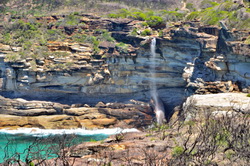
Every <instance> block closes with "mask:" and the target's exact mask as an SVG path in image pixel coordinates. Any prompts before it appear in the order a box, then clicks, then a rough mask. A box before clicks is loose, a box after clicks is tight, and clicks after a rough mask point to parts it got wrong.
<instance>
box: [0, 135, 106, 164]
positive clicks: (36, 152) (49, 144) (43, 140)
mask: <svg viewBox="0 0 250 166" xmlns="http://www.w3.org/2000/svg"><path fill="white" fill-rule="evenodd" d="M107 137H108V135H106V134H94V135H74V134H55V135H46V136H40V135H39V136H38V135H35V136H32V135H27V134H20V133H19V134H7V133H0V163H2V162H4V161H7V160H8V159H9V160H10V159H12V160H13V159H18V158H20V159H21V160H22V161H25V159H28V160H34V159H49V158H55V157H58V154H59V152H60V149H63V148H65V146H66V147H69V146H72V145H76V144H79V143H82V142H87V141H92V140H103V139H105V138H107Z"/></svg>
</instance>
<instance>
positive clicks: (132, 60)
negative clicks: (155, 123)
mask: <svg viewBox="0 0 250 166" xmlns="http://www.w3.org/2000/svg"><path fill="white" fill-rule="evenodd" d="M65 17H66V16H64V15H54V16H51V17H40V18H36V20H37V21H38V22H47V23H49V26H48V28H49V29H62V30H63V31H64V32H65V34H66V35H68V36H69V37H70V36H71V35H73V34H74V33H76V32H78V31H79V28H81V29H85V30H86V31H85V32H86V33H88V34H89V35H96V34H95V33H97V32H98V33H99V31H97V29H99V28H101V29H105V30H107V31H108V32H110V33H111V36H112V37H113V38H114V39H115V42H116V43H118V42H123V43H125V44H126V50H125V51H124V50H123V49H122V48H121V47H119V46H118V45H116V44H115V43H113V42H108V41H104V42H101V43H100V44H99V46H98V47H99V48H98V49H96V50H95V49H94V48H93V45H89V44H83V43H77V42H72V41H64V42H57V41H49V42H48V44H47V46H46V47H47V48H48V49H49V50H50V51H51V52H60V53H63V52H64V53H67V56H55V55H54V56H44V57H38V58H36V59H34V58H32V57H27V58H22V59H20V58H19V59H16V60H15V61H13V60H11V59H8V58H6V57H7V55H8V54H10V53H15V52H16V53H18V51H19V50H21V49H22V48H20V47H11V46H8V45H1V48H0V50H1V56H0V89H1V95H4V96H5V97H11V98H13V97H23V98H26V99H28V100H31V99H39V100H49V101H54V102H60V103H64V104H73V103H89V104H92V105H94V104H96V103H97V102H99V101H104V102H128V101H129V100H130V99H137V100H142V101H148V100H149V98H150V95H149V90H150V88H149V85H150V82H152V80H153V79H155V80H156V85H157V88H158V91H159V94H160V96H161V97H162V98H163V100H164V101H165V102H166V104H167V105H169V110H167V111H168V113H169V114H170V113H171V111H172V110H173V108H174V107H175V106H177V105H179V104H181V103H182V101H183V100H184V99H185V97H186V96H187V95H190V94H193V93H199V94H205V93H218V92H233V91H242V90H243V91H244V92H249V86H250V73H249V71H250V65H249V63H250V56H249V55H250V45H249V44H246V43H244V40H245V39H246V37H247V36H249V32H248V31H237V30H226V29H223V28H220V27H216V26H204V25H201V23H199V22H197V21H193V22H182V23H179V24H175V25H174V26H172V27H169V28H165V29H163V30H162V31H163V35H162V36H161V37H159V36H158V35H157V32H154V34H153V35H151V36H147V37H143V36H141V35H140V34H141V32H140V31H137V35H135V34H131V31H132V30H133V29H134V28H137V29H138V27H140V23H141V22H140V21H135V20H130V19H103V18H101V17H98V16H95V15H90V14H82V15H79V17H80V18H81V22H83V23H84V26H83V27H79V26H57V22H58V20H60V19H62V18H65ZM153 37H155V38H156V39H157V50H156V52H157V57H156V61H157V65H156V67H155V70H156V78H152V75H151V74H150V71H151V70H152V60H151V58H150V57H151V53H150V48H149V44H150V41H151V39H152V38H153ZM13 51H14V52H13ZM55 111H56V110H52V112H50V113H49V112H47V113H48V114H54V112H55ZM19 113H20V114H22V111H19Z"/></svg>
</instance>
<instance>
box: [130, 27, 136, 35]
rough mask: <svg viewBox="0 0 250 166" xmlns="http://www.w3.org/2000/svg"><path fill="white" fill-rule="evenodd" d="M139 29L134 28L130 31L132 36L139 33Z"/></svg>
mask: <svg viewBox="0 0 250 166" xmlns="http://www.w3.org/2000/svg"><path fill="white" fill-rule="evenodd" d="M137 31H138V29H137V28H134V29H133V30H132V31H131V32H130V35H132V36H136V35H138V33H137Z"/></svg>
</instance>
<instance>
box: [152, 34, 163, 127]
mask: <svg viewBox="0 0 250 166" xmlns="http://www.w3.org/2000/svg"><path fill="white" fill-rule="evenodd" d="M150 50H151V55H152V59H151V62H152V69H151V70H150V73H151V75H152V81H151V83H150V89H151V97H152V99H153V101H152V102H153V104H154V107H155V108H154V111H155V114H156V120H157V123H158V124H162V123H163V121H164V120H165V113H164V112H165V111H164V105H163V103H162V101H161V100H160V98H159V96H158V93H157V86H156V70H155V68H156V39H155V38H153V39H152V41H151V45H150Z"/></svg>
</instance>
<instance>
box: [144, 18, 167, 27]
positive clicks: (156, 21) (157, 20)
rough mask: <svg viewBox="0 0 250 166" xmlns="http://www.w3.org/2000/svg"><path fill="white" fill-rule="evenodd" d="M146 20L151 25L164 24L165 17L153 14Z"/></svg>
mask: <svg viewBox="0 0 250 166" xmlns="http://www.w3.org/2000/svg"><path fill="white" fill-rule="evenodd" d="M146 22H147V24H148V25H149V26H150V27H155V26H158V25H161V24H163V18H162V17H160V16H151V17H149V18H147V20H146Z"/></svg>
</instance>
